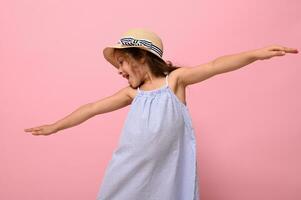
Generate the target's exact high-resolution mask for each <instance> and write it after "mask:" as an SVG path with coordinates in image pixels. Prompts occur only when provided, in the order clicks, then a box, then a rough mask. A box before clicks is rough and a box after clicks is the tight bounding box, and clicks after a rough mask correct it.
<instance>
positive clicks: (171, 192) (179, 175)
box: [97, 74, 199, 200]
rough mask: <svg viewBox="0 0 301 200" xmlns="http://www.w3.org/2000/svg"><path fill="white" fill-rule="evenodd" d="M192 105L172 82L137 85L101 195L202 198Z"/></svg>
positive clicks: (101, 199)
mask: <svg viewBox="0 0 301 200" xmlns="http://www.w3.org/2000/svg"><path fill="white" fill-rule="evenodd" d="M197 174H198V173H197V160H196V141H195V134H194V129H193V126H192V121H191V118H190V114H189V111H188V107H187V106H186V105H185V104H184V103H182V102H181V101H180V100H179V99H178V97H177V96H176V95H175V94H174V92H173V91H172V90H171V88H170V87H169V86H168V74H167V75H166V84H165V85H164V86H163V87H161V88H159V89H155V90H148V91H145V90H141V89H140V88H139V87H138V88H137V95H136V96H135V98H134V99H133V101H132V104H131V107H130V110H129V113H128V115H127V117H126V120H125V123H124V126H123V129H122V132H121V135H120V139H119V145H118V146H117V148H116V149H115V151H114V153H113V156H112V159H111V160H110V162H109V164H108V166H107V168H106V171H105V175H104V178H103V181H102V184H101V186H100V190H99V192H98V195H97V200H199V189H198V175H197Z"/></svg>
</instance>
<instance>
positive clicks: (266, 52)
mask: <svg viewBox="0 0 301 200" xmlns="http://www.w3.org/2000/svg"><path fill="white" fill-rule="evenodd" d="M285 53H298V50H297V49H294V48H288V47H284V46H280V45H270V46H267V47H264V48H260V49H257V50H255V52H254V54H255V57H256V58H257V59H258V60H264V59H269V58H272V57H274V56H284V55H285Z"/></svg>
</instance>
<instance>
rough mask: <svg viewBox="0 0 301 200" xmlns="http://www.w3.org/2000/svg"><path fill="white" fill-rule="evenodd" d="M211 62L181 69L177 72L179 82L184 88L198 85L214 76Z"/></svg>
mask: <svg viewBox="0 0 301 200" xmlns="http://www.w3.org/2000/svg"><path fill="white" fill-rule="evenodd" d="M214 75H215V73H214V71H213V68H212V62H208V63H205V64H201V65H197V66H195V67H181V68H180V69H179V70H178V79H179V82H180V83H182V84H183V85H184V86H188V85H191V84H195V83H199V82H201V81H203V80H205V79H208V78H210V77H212V76H214Z"/></svg>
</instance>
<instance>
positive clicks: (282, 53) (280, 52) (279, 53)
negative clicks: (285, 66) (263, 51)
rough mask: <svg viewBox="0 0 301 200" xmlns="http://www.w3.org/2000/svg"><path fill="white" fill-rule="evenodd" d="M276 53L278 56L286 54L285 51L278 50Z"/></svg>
mask: <svg viewBox="0 0 301 200" xmlns="http://www.w3.org/2000/svg"><path fill="white" fill-rule="evenodd" d="M275 54H276V56H283V55H285V51H276V52H275Z"/></svg>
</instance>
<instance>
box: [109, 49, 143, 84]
mask: <svg viewBox="0 0 301 200" xmlns="http://www.w3.org/2000/svg"><path fill="white" fill-rule="evenodd" d="M115 58H116V60H117V62H118V65H119V68H118V74H120V75H121V76H122V77H123V78H126V79H128V83H129V84H130V86H131V87H134V88H135V87H137V86H139V84H140V77H139V73H138V71H137V70H135V68H134V67H133V66H131V65H130V63H128V61H127V60H126V59H125V57H124V55H122V54H120V53H119V52H116V54H115Z"/></svg>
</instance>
